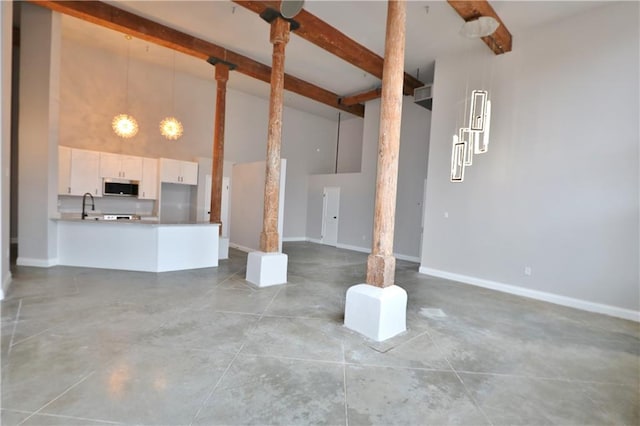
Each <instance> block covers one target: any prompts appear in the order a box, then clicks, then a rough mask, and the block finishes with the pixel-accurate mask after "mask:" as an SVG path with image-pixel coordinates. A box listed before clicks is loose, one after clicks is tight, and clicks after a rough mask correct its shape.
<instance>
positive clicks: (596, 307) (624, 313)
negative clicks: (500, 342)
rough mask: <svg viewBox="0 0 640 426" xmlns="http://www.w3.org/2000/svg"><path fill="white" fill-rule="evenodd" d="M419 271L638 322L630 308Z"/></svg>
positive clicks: (493, 282) (422, 267)
mask: <svg viewBox="0 0 640 426" xmlns="http://www.w3.org/2000/svg"><path fill="white" fill-rule="evenodd" d="M420 273H421V274H426V275H431V276H434V277H438V278H445V279H448V280H452V281H458V282H461V283H463V284H470V285H474V286H477V287H483V288H488V289H491V290H497V291H501V292H503V293H509V294H515V295H517V296H523V297H528V298H529V299H536V300H542V301H544V302H550V303H554V304H556V305H562V306H568V307H570V308H576V309H580V310H583V311H589V312H595V313H598V314H605V315H609V316H612V317H616V318H623V319H627V320H631V321H635V322H640V312H638V311H632V310H631V309H624V308H619V307H617V306H611V305H604V304H602V303H595V302H589V301H587V300H581V299H575V298H573V297H567V296H561V295H558V294H553V293H547V292H545V291H538V290H531V289H528V288H524V287H519V286H515V285H511V284H504V283H500V282H496V281H490V280H485V279H482V278H476V277H471V276H468V275H460V274H455V273H452V272H447V271H441V270H439V269H433V268H427V267H424V266H421V267H420Z"/></svg>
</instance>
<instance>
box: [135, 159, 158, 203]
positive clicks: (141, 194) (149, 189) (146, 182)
mask: <svg viewBox="0 0 640 426" xmlns="http://www.w3.org/2000/svg"><path fill="white" fill-rule="evenodd" d="M138 198H140V199H142V200H155V199H157V198H158V160H156V159H155V158H143V159H142V179H141V180H140V188H139V189H138Z"/></svg>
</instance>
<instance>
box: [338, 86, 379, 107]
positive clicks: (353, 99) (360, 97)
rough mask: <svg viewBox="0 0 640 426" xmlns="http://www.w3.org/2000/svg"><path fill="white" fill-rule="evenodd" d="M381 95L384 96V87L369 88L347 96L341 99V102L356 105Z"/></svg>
mask: <svg viewBox="0 0 640 426" xmlns="http://www.w3.org/2000/svg"><path fill="white" fill-rule="evenodd" d="M380 96H382V88H380V87H376V88H375V89H371V90H367V91H366V92H361V93H356V94H355V95H350V96H345V97H343V98H342V99H341V100H340V102H341V103H342V104H343V105H347V106H349V105H356V104H360V103H364V102H367V101H370V100H373V99H378V98H379V97H380Z"/></svg>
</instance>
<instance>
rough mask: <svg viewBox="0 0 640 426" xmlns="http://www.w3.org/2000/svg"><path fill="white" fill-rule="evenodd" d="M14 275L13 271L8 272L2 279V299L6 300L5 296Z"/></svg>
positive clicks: (0, 297) (0, 293)
mask: <svg viewBox="0 0 640 426" xmlns="http://www.w3.org/2000/svg"><path fill="white" fill-rule="evenodd" d="M11 279H12V275H11V272H7V276H6V277H4V280H3V281H2V288H0V300H4V296H5V295H6V294H7V293H8V292H9V286H10V285H11Z"/></svg>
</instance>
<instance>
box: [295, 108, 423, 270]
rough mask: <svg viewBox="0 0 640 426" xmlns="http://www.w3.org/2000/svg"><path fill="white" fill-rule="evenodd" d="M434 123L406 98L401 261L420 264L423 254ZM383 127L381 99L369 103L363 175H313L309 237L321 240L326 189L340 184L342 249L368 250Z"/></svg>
mask: <svg viewBox="0 0 640 426" xmlns="http://www.w3.org/2000/svg"><path fill="white" fill-rule="evenodd" d="M430 123H431V112H430V111H428V110H426V109H424V108H422V107H420V106H418V105H415V104H414V103H413V100H412V98H410V97H405V98H404V104H403V107H402V129H401V135H400V158H399V173H398V195H397V202H396V222H395V238H394V252H395V253H396V255H398V256H399V257H401V258H408V259H414V260H417V259H418V256H419V251H420V232H421V228H422V224H421V215H422V198H423V186H424V183H423V182H424V179H425V178H426V175H427V170H426V169H427V155H428V149H429V128H430ZM379 127H380V100H379V99H378V100H374V101H370V102H368V103H367V104H366V109H365V117H364V124H363V130H362V135H363V136H362V139H363V142H362V172H361V173H340V174H333V175H315V176H309V198H308V200H309V201H308V211H307V236H308V237H309V238H310V239H312V240H320V235H321V231H322V193H323V188H324V187H325V186H337V187H340V212H339V220H338V223H339V225H338V247H345V248H351V249H356V250H363V251H370V249H371V244H372V240H371V237H372V232H373V206H374V199H375V179H376V164H377V151H378V132H379ZM354 134H357V132H354ZM341 139H342V138H341Z"/></svg>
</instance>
